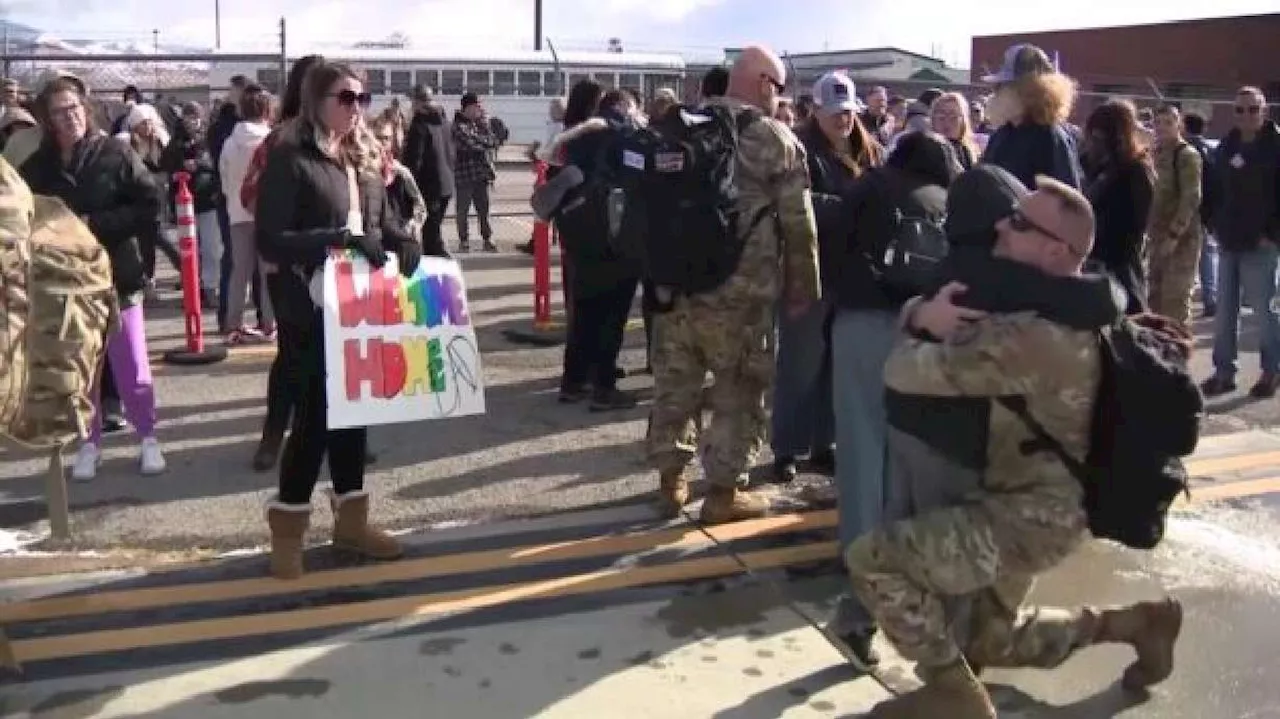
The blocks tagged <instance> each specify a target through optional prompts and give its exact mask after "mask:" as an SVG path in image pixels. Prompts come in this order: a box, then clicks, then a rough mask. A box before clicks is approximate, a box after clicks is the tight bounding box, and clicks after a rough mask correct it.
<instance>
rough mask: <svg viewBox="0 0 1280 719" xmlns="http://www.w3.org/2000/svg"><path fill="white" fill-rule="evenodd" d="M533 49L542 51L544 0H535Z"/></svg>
mask: <svg viewBox="0 0 1280 719" xmlns="http://www.w3.org/2000/svg"><path fill="white" fill-rule="evenodd" d="M533 49H534V51H535V52H541V51H542V0H533Z"/></svg>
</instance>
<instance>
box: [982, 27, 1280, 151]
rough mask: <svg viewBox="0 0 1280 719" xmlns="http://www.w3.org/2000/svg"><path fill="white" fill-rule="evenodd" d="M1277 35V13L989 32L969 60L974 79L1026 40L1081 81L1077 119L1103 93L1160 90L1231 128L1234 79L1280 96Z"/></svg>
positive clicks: (1151, 99)
mask: <svg viewBox="0 0 1280 719" xmlns="http://www.w3.org/2000/svg"><path fill="white" fill-rule="evenodd" d="M1277 38H1280V13H1271V14H1267V15H1252V16H1244V17H1230V18H1213V19H1204V20H1186V21H1181V22H1168V23H1158V24H1153V25H1134V26H1127V27H1105V28H1089V29H1081V30H1064V31H1055V32H1032V33H1018V34H1013V35H989V36H985V37H975V38H974V39H973V50H972V55H971V62H970V65H969V67H970V73H971V79H972V80H973V81H974V82H977V81H978V80H979V78H980V77H981V76H982V75H983V74H985V73H986V72H988V71H991V70H993V69H995V68H997V67H999V66H1000V61H1001V57H1002V55H1003V53H1004V51H1005V48H1007V47H1008V46H1010V45H1012V44H1015V43H1020V42H1031V43H1034V44H1036V45H1038V46H1040V47H1041V48H1043V49H1044V50H1045V52H1047V53H1049V56H1050V57H1053V56H1054V54H1055V53H1057V56H1058V58H1059V63H1060V67H1061V69H1062V71H1063V72H1065V73H1067V74H1068V75H1071V76H1072V77H1074V78H1075V79H1076V81H1077V82H1079V83H1080V94H1081V101H1080V103H1079V104H1078V106H1077V112H1076V118H1075V119H1076V120H1077V121H1082V120H1083V118H1084V116H1085V115H1087V113H1088V112H1089V111H1090V110H1092V109H1093V107H1095V106H1096V105H1097V104H1099V103H1101V102H1103V101H1105V100H1106V99H1107V98H1108V97H1116V96H1121V97H1128V98H1130V99H1133V100H1134V101H1135V102H1137V103H1138V104H1139V105H1153V104H1155V103H1157V102H1159V101H1160V97H1161V96H1162V97H1163V98H1164V99H1166V100H1168V101H1170V102H1176V103H1178V104H1179V105H1181V106H1182V107H1183V108H1184V109H1186V110H1188V111H1195V112H1199V113H1201V114H1203V115H1205V116H1206V117H1207V118H1210V119H1211V128H1212V130H1213V131H1215V132H1217V133H1222V132H1225V131H1226V130H1228V129H1230V127H1231V115H1232V111H1231V102H1232V100H1233V99H1234V95H1235V90H1236V89H1237V88H1238V87H1239V86H1241V85H1256V86H1258V87H1260V88H1262V90H1263V92H1265V93H1266V95H1267V99H1268V100H1269V101H1270V102H1271V103H1272V104H1273V107H1274V105H1275V103H1277V102H1278V101H1280V42H1277ZM1153 85H1154V87H1153ZM1157 89H1158V91H1159V92H1158V93H1157ZM1273 116H1275V115H1274V111H1273Z"/></svg>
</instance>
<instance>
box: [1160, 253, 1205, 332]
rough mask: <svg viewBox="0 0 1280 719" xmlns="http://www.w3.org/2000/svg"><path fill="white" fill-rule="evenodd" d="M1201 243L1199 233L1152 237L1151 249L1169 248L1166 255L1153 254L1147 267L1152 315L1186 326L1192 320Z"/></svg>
mask: <svg viewBox="0 0 1280 719" xmlns="http://www.w3.org/2000/svg"><path fill="white" fill-rule="evenodd" d="M1202 242H1203V240H1202V238H1201V237H1200V233H1199V232H1188V233H1186V234H1184V235H1182V236H1180V237H1153V238H1151V243H1150V246H1151V247H1152V249H1157V248H1167V251H1165V252H1161V253H1159V254H1153V255H1152V257H1151V259H1150V260H1149V265H1148V268H1147V274H1148V276H1149V277H1150V283H1149V284H1150V290H1149V292H1150V296H1149V298H1148V304H1149V305H1150V306H1151V311H1152V312H1155V313H1156V314H1160V315H1164V316H1165V317H1169V318H1171V319H1175V320H1177V321H1179V322H1181V323H1183V324H1187V323H1189V322H1190V321H1191V287H1192V285H1193V284H1194V283H1195V278H1196V266H1197V264H1198V263H1199V262H1200V245H1201V243H1202Z"/></svg>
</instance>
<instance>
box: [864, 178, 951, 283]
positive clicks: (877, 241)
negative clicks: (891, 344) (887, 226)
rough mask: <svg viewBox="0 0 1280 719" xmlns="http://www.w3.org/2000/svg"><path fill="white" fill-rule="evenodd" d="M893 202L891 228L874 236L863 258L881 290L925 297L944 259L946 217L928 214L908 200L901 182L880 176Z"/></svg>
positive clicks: (905, 189)
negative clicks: (885, 233)
mask: <svg viewBox="0 0 1280 719" xmlns="http://www.w3.org/2000/svg"><path fill="white" fill-rule="evenodd" d="M879 181H881V182H883V183H885V186H886V191H887V194H888V196H889V197H890V198H892V199H891V201H892V203H893V228H892V231H891V232H890V233H889V234H888V235H886V236H884V237H875V238H873V241H872V242H871V243H870V246H869V247H866V248H864V249H863V255H864V256H865V257H866V259H867V262H868V263H869V264H870V266H871V273H872V275H873V276H874V277H875V279H876V282H877V283H878V284H879V285H880V287H881V288H882V289H884V290H885V291H886V292H888V293H889V294H890V295H891V296H893V297H897V298H902V299H906V298H910V297H915V296H917V295H921V294H924V293H925V292H926V291H928V290H929V289H931V288H932V287H934V286H935V285H936V283H935V282H934V279H935V277H936V275H937V271H938V266H939V265H940V264H941V262H942V260H944V259H945V258H946V256H947V252H948V249H949V244H948V242H947V230H946V219H947V218H946V215H945V214H930V213H928V212H926V211H925V210H924V208H923V207H921V206H919V204H918V203H915V202H912V201H911V194H910V193H909V192H908V191H907V188H905V187H904V186H903V183H902V182H900V181H899V180H897V179H895V178H894V177H892V176H890V175H883V174H882V175H881V176H880V178H879Z"/></svg>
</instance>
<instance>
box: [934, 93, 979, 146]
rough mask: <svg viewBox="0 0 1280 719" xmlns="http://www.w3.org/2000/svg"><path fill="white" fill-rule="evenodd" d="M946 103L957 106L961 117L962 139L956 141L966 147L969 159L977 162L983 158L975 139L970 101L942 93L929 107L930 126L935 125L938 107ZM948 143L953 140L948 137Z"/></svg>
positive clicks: (963, 97) (962, 97)
mask: <svg viewBox="0 0 1280 719" xmlns="http://www.w3.org/2000/svg"><path fill="white" fill-rule="evenodd" d="M944 102H949V103H953V104H954V105H955V106H956V113H957V114H959V115H960V137H958V138H956V140H955V141H958V142H959V143H960V144H961V145H964V147H965V149H967V150H968V151H969V157H970V158H971V159H972V160H973V161H974V162H977V161H978V158H980V157H982V150H980V149H979V148H978V141H977V140H975V139H974V137H973V123H972V122H970V118H969V100H968V99H966V98H965V96H964V95H962V94H960V93H958V92H944V93H942V94H941V95H939V96H938V99H936V100H934V101H933V104H932V105H930V106H929V122H930V124H932V123H933V113H935V112H937V111H938V106H939V105H941V104H942V103H944ZM934 130H937V128H936V127H935V128H934ZM947 141H948V142H951V141H952V139H951V138H949V137H948V138H947Z"/></svg>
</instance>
